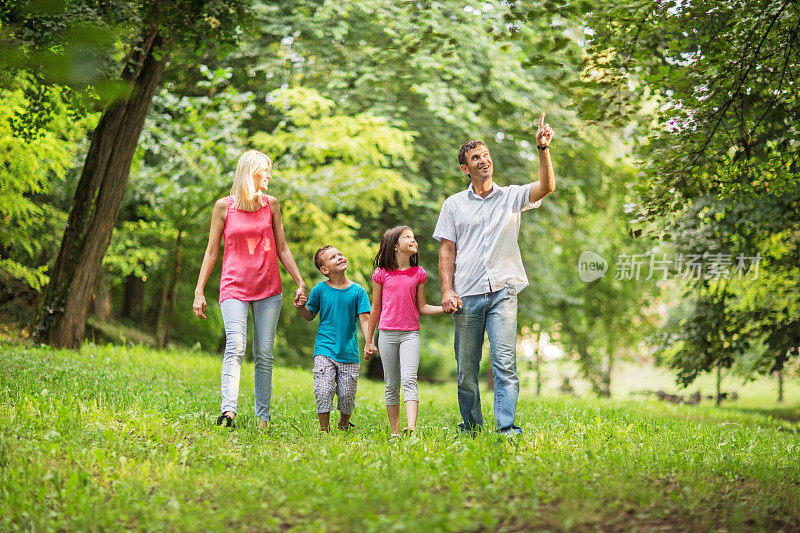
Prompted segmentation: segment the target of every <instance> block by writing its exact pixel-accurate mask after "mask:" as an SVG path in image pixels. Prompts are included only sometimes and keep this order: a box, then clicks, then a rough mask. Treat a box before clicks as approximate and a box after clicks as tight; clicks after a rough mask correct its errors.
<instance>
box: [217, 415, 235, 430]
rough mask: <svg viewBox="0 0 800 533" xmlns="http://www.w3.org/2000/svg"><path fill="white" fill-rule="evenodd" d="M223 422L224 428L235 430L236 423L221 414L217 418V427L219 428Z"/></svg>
mask: <svg viewBox="0 0 800 533" xmlns="http://www.w3.org/2000/svg"><path fill="white" fill-rule="evenodd" d="M223 422H225V427H226V428H231V429H234V428H236V422H234V421H233V418H232V417H230V416H226V415H225V413H222V414H221V415H219V418H217V425H218V426H221V425H222V423H223Z"/></svg>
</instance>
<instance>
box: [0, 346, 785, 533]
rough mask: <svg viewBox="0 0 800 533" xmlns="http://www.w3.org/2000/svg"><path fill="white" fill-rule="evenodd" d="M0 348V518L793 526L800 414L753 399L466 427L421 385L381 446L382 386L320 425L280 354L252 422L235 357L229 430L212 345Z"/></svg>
mask: <svg viewBox="0 0 800 533" xmlns="http://www.w3.org/2000/svg"><path fill="white" fill-rule="evenodd" d="M0 353H2V356H1V357H0V402H2V407H3V411H4V413H5V415H4V416H3V417H2V418H1V419H0V472H2V477H1V478H0V530H4V531H14V530H36V531H48V530H70V531H72V530H110V529H113V530H118V529H133V530H170V531H174V530H191V531H195V530H205V531H221V530H227V529H230V528H233V529H237V530H248V531H283V530H296V531H349V530H358V531H405V530H410V529H423V528H424V529H426V530H428V531H495V530H503V531H520V530H550V531H553V530H556V531H559V530H570V529H571V530H579V531H582V530H602V531H622V530H625V531H628V530H633V531H650V530H674V531H685V530H703V531H706V530H719V531H731V530H785V531H796V530H798V529H800V464H798V462H797V460H796V454H797V452H798V448H799V447H800V436H799V435H798V426H797V424H796V423H795V422H792V421H791V420H784V419H778V418H775V417H771V416H767V415H765V414H764V413H761V412H757V411H745V410H735V409H716V408H714V407H712V406H710V405H701V406H699V407H684V406H674V405H663V404H658V403H656V402H655V401H654V400H645V401H631V400H607V401H600V400H596V399H589V398H558V397H545V398H543V399H539V400H535V399H533V398H532V397H531V396H530V395H527V394H526V395H524V396H523V398H522V399H521V401H520V406H519V411H518V422H519V423H520V425H522V426H523V428H524V429H525V433H524V435H523V436H522V437H521V438H518V439H516V440H507V439H505V438H500V437H499V436H497V435H496V434H494V433H493V432H490V431H485V432H483V433H482V434H480V435H478V436H477V437H476V438H470V437H462V436H459V435H458V434H457V433H456V431H455V425H456V423H457V422H458V412H457V407H456V394H455V387H454V385H452V384H448V385H441V386H440V385H436V386H434V385H430V384H427V383H425V384H422V385H421V395H422V405H421V424H420V429H419V431H418V434H417V435H416V436H414V437H411V438H408V439H405V440H403V441H401V442H398V443H389V442H388V431H387V429H388V428H387V423H386V416H385V412H384V408H383V405H382V399H383V392H382V388H383V387H382V384H380V383H374V382H369V381H367V380H363V379H362V380H361V382H360V383H359V394H358V399H357V401H356V405H357V408H356V413H355V415H354V418H353V421H354V422H355V423H356V424H357V426H358V427H357V431H355V432H353V433H350V434H342V433H338V434H332V435H329V436H320V435H318V433H317V428H316V415H315V413H314V409H313V405H314V403H313V393H312V387H311V377H310V374H309V373H308V372H306V371H302V370H295V369H286V368H276V370H275V375H274V391H273V407H272V416H273V421H272V423H271V427H270V429H269V431H268V432H267V433H261V432H259V431H258V430H257V429H256V427H255V426H256V424H255V421H254V420H253V415H252V405H253V393H252V375H253V372H252V365H248V364H246V365H245V368H243V369H242V386H241V388H240V390H241V394H240V416H239V418H238V419H237V424H238V427H237V429H236V430H234V431H230V430H225V429H223V428H220V427H217V426H214V425H213V420H214V419H215V418H216V415H217V412H218V409H219V391H218V382H219V371H220V363H219V360H218V358H216V357H209V356H206V355H202V354H198V353H194V352H154V351H151V350H149V349H146V348H137V347H128V348H121V347H112V346H108V347H95V346H90V345H87V346H85V347H84V348H83V349H82V350H80V351H78V352H73V351H51V350H49V349H44V348H32V347H29V346H24V345H14V344H0ZM490 400H491V398H490V396H489V395H488V394H487V395H484V414H485V415H490V413H491V409H490V405H489V404H490ZM795 409H796V408H795ZM487 423H490V424H491V423H492V421H491V420H488V421H487Z"/></svg>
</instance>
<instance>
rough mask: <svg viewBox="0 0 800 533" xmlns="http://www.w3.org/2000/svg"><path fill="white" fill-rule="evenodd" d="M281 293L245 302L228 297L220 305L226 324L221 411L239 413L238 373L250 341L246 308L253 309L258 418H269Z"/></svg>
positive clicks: (256, 410) (255, 387)
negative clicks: (273, 347) (273, 354)
mask: <svg viewBox="0 0 800 533" xmlns="http://www.w3.org/2000/svg"><path fill="white" fill-rule="evenodd" d="M282 300H283V295H282V294H276V295H275V296H270V297H269V298H264V299H263V300H255V301H252V302H245V301H242V300H236V299H234V298H228V299H227V300H223V302H222V303H221V304H219V308H220V310H221V311H222V321H223V322H224V324H225V354H224V355H223V356H222V412H223V413H227V412H228V411H232V412H234V413H236V412H237V410H236V408H237V403H238V399H239V376H240V373H241V369H242V359H243V358H244V349H245V342H246V341H247V310H248V308H252V309H253V330H254V335H253V363H254V366H255V379H254V381H255V383H254V392H255V397H256V406H255V416H256V420H269V403H270V399H271V397H272V346H273V344H274V343H275V330H276V328H277V325H278V317H279V316H280V313H281V301H282Z"/></svg>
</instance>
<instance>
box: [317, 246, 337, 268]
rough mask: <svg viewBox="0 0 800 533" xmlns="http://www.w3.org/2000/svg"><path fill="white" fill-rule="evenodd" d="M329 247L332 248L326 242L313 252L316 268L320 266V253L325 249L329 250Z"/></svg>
mask: <svg viewBox="0 0 800 533" xmlns="http://www.w3.org/2000/svg"><path fill="white" fill-rule="evenodd" d="M331 248H333V246H332V245H330V244H326V245H325V246H323V247H322V248H320V249H319V250H317V252H316V253H315V254H314V266H315V267H317V270H319V269H320V268H322V254H324V253H325V250H329V249H331Z"/></svg>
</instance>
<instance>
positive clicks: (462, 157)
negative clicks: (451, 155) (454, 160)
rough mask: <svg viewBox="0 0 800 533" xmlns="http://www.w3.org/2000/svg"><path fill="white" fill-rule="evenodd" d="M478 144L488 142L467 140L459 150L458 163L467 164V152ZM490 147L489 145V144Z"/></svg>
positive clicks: (481, 144) (484, 144) (482, 144)
mask: <svg viewBox="0 0 800 533" xmlns="http://www.w3.org/2000/svg"><path fill="white" fill-rule="evenodd" d="M477 146H486V143H485V142H483V141H475V140H473V141H467V142H465V143H464V144H463V145H461V150H459V151H458V164H459V165H466V164H467V152H469V151H470V150H472V149H473V148H475V147H477ZM487 148H488V146H487Z"/></svg>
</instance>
